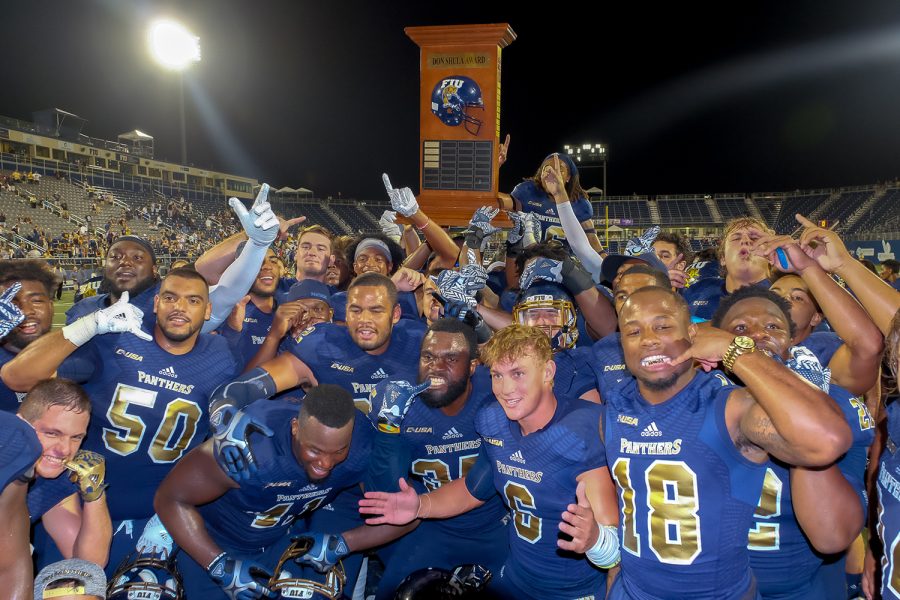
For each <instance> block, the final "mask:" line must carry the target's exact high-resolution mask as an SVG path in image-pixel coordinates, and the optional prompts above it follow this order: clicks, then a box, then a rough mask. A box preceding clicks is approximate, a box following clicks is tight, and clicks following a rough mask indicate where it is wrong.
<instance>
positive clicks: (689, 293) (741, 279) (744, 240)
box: [684, 217, 775, 321]
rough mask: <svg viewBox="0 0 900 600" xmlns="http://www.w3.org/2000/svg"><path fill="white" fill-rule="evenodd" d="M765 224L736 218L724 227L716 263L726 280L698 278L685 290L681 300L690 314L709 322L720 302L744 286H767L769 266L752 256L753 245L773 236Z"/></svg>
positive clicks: (753, 219)
mask: <svg viewBox="0 0 900 600" xmlns="http://www.w3.org/2000/svg"><path fill="white" fill-rule="evenodd" d="M774 233H775V232H774V231H772V230H771V229H770V228H769V226H768V225H766V224H765V223H764V222H763V221H760V220H759V219H756V218H753V217H739V218H737V219H732V220H731V221H729V222H728V223H726V224H725V231H724V233H723V234H722V240H721V242H720V244H719V248H718V255H719V261H720V262H721V264H722V267H723V268H724V270H725V277H724V278H721V277H710V278H706V279H700V280H699V281H697V282H695V283H693V284H692V285H691V286H690V287H687V288H685V290H684V299H685V300H687V302H688V305H689V306H690V307H691V315H692V316H694V317H695V318H696V319H699V320H703V321H708V320H709V319H711V318H712V316H713V313H714V312H716V307H718V306H719V301H720V300H721V299H722V298H724V297H725V296H727V295H728V294H733V293H734V292H736V291H737V290H738V289H740V288H742V287H744V286H746V285H756V286H760V287H764V288H768V287H769V285H770V284H769V274H770V270H769V263H768V261H767V260H766V259H765V257H763V256H758V255H757V254H754V253H753V249H754V246H755V244H756V243H757V242H758V241H759V240H760V239H761V238H763V237H767V236H770V235H773V234H774Z"/></svg>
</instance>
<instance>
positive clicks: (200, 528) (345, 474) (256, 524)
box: [156, 385, 373, 598]
mask: <svg viewBox="0 0 900 600" xmlns="http://www.w3.org/2000/svg"><path fill="white" fill-rule="evenodd" d="M244 413H245V414H246V415H248V416H249V415H252V417H253V418H254V419H256V420H257V421H258V422H259V423H260V424H261V425H262V426H264V427H266V428H267V429H268V431H267V432H268V433H271V434H272V435H271V436H269V437H266V436H263V435H254V436H253V437H252V443H253V452H254V456H255V458H256V465H257V468H256V469H255V471H254V472H253V473H252V474H248V475H246V476H244V477H242V478H241V480H240V482H238V481H235V480H234V479H232V478H230V477H229V476H228V474H226V471H225V470H224V469H223V467H222V466H220V463H217V460H219V461H221V460H222V458H221V455H219V456H218V457H217V456H216V455H215V454H214V451H213V440H209V441H207V442H206V443H204V444H203V445H202V446H201V447H199V448H197V449H195V450H194V451H192V452H190V453H189V454H188V455H187V456H186V457H185V458H184V459H183V460H182V461H181V462H180V463H179V464H178V465H176V466H175V468H174V469H173V470H172V472H171V473H170V474H169V475H168V477H167V478H166V479H165V481H164V482H163V483H162V485H161V486H160V488H159V491H158V492H157V494H156V509H157V511H158V513H159V516H160V518H161V519H162V521H163V523H164V524H165V526H166V528H167V530H168V531H169V532H170V533H171V534H172V537H173V539H174V540H175V542H176V543H177V544H178V545H179V546H180V547H181V548H182V549H183V550H184V551H185V552H187V553H188V554H189V555H190V557H191V558H192V559H193V561H188V564H184V565H183V568H182V571H183V573H184V578H185V586H186V588H187V594H188V597H197V598H215V597H228V598H256V597H270V596H271V592H270V590H269V589H268V587H267V584H268V579H269V577H270V576H271V573H272V570H273V567H274V565H275V563H276V562H277V560H278V557H279V556H280V555H281V551H282V550H284V544H281V545H279V542H284V541H287V539H286V536H287V534H288V530H289V529H290V526H291V524H292V523H293V522H294V520H295V519H297V518H299V517H301V516H308V515H309V514H310V513H312V512H313V511H314V510H316V509H317V508H320V507H322V506H324V505H326V504H328V503H329V502H330V501H331V500H332V499H334V498H335V497H336V496H337V495H338V493H339V492H340V491H341V490H343V489H345V488H348V487H350V486H354V485H357V484H358V483H359V482H360V481H361V480H362V478H363V476H364V473H365V471H366V469H367V467H368V461H369V454H370V452H371V441H372V435H373V429H372V427H371V425H370V424H369V423H368V422H367V420H366V419H365V417H364V416H363V415H362V414H359V413H358V411H356V410H355V408H354V404H353V400H352V397H351V396H350V394H349V392H347V391H346V390H344V389H341V388H340V387H338V386H334V385H320V386H317V387H313V388H311V389H310V391H309V392H308V393H307V395H306V397H305V398H304V400H303V402H302V404H301V406H300V408H299V412H298V407H297V406H296V405H295V404H288V403H284V402H280V401H270V402H269V401H266V402H257V403H254V404H253V405H251V406H248V407H247V408H246V409H245V410H244ZM356 415H358V416H359V418H356ZM242 416H243V415H239V416H238V417H237V418H241V417H242ZM198 572H199V575H198ZM205 573H208V574H209V575H208V576H204V575H205ZM223 590H224V592H223ZM241 592H244V594H243V595H240V596H239V595H238V594H240V593H241Z"/></svg>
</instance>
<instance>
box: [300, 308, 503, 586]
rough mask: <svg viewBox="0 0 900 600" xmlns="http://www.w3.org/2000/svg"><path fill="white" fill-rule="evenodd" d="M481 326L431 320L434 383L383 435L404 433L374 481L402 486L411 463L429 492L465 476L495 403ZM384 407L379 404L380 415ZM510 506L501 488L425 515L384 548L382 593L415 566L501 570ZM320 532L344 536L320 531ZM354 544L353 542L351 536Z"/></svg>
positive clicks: (428, 337)
mask: <svg viewBox="0 0 900 600" xmlns="http://www.w3.org/2000/svg"><path fill="white" fill-rule="evenodd" d="M477 359H478V346H477V343H476V340H475V333H474V332H473V331H472V328H471V327H469V326H468V325H464V324H463V323H461V322H460V321H458V320H456V319H438V320H437V321H435V322H434V323H432V325H431V326H430V327H429V328H428V333H426V334H425V338H424V340H423V341H422V349H421V351H420V353H419V379H418V381H419V382H420V383H424V382H426V381H427V382H430V383H431V386H430V387H429V388H428V389H426V390H425V391H423V392H422V393H421V394H419V400H418V401H417V402H414V403H413V404H412V406H411V407H410V409H409V412H407V413H406V416H405V417H404V419H403V426H402V428H401V430H400V431H398V432H396V433H394V434H391V433H386V432H379V433H378V434H376V435H378V436H390V437H392V438H397V440H396V443H393V444H391V448H392V452H391V453H390V456H387V457H385V458H384V460H373V469H379V471H378V472H375V471H373V474H372V478H373V480H374V489H376V490H386V491H396V490H397V480H396V477H395V476H394V475H395V474H396V473H402V472H404V471H408V472H409V474H410V476H411V480H412V485H413V487H414V488H415V489H416V491H418V492H420V493H427V492H430V491H434V490H436V489H438V488H440V487H441V486H442V485H445V484H447V483H449V482H451V481H453V480H456V479H462V478H465V476H466V473H467V472H468V470H469V467H471V466H472V464H473V463H474V461H475V459H476V458H477V457H478V452H479V448H480V447H481V436H480V435H478V433H477V432H476V431H475V415H476V414H477V413H478V411H479V410H481V408H482V407H484V406H486V405H488V404H492V403H493V402H494V397H493V394H492V392H491V381H490V374H489V373H488V372H487V369H485V368H483V367H478V368H476V365H477ZM380 409H381V406H380V405H375V404H374V403H373V406H372V413H371V414H372V415H375V414H377V413H378V412H379V410H380ZM506 514H507V513H506V508H505V507H504V506H503V503H502V502H501V500H500V497H499V496H498V495H496V494H495V495H494V496H492V497H491V498H490V499H488V500H487V501H486V502H485V503H484V504H483V505H482V506H480V507H478V508H476V509H474V510H472V511H470V512H468V513H465V514H462V515H459V516H457V517H454V518H451V519H442V520H434V521H431V520H424V521H420V522H419V523H418V527H417V528H416V529H415V530H414V531H412V532H411V533H409V534H407V535H405V536H404V537H403V538H402V539H400V540H398V541H397V542H395V543H393V544H391V545H389V546H387V547H386V548H384V549H382V550H379V552H378V554H379V556H380V558H381V559H382V562H383V563H384V564H385V565H386V569H385V571H384V574H383V575H382V577H381V580H380V582H379V584H378V592H377V595H376V598H378V599H384V600H390V599H392V598H393V597H394V593H395V590H396V589H397V587H398V586H399V585H400V583H401V582H402V581H403V579H404V578H405V577H406V576H408V575H409V574H411V573H413V572H414V571H417V570H419V569H424V568H426V567H439V568H445V569H446V568H449V569H453V567H455V566H457V565H459V564H463V563H476V564H479V565H482V566H484V567H486V568H488V569H489V570H490V571H491V572H492V573H493V574H494V575H495V576H497V575H499V573H500V567H502V565H503V562H504V561H505V560H506V555H507V553H508V551H509V546H508V542H507V533H506V527H507V519H506V518H505V517H506ZM315 535H316V536H317V539H331V538H333V537H337V536H335V535H329V534H322V533H319V534H315ZM345 545H346V544H345Z"/></svg>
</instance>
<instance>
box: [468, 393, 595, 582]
mask: <svg viewBox="0 0 900 600" xmlns="http://www.w3.org/2000/svg"><path fill="white" fill-rule="evenodd" d="M556 400H557V407H556V412H555V414H554V415H553V418H552V419H551V421H550V422H549V423H548V424H547V425H546V426H545V427H544V428H542V429H540V430H539V431H535V432H533V433H531V434H529V435H525V436H523V435H522V431H521V429H520V428H519V424H518V423H516V422H514V421H510V420H509V419H508V418H507V417H506V414H505V413H504V412H503V409H502V408H501V406H500V404H499V403H497V402H492V403H490V404H488V405H486V406H485V407H484V408H482V409H481V411H480V412H479V413H478V415H477V416H476V417H475V425H476V428H477V430H478V433H479V434H481V437H482V439H483V441H484V443H483V445H482V451H483V454H482V456H481V457H480V458H479V460H487V461H489V462H490V469H491V472H492V474H493V479H494V487H495V488H496V490H497V491H498V492H499V493H500V496H501V498H502V499H503V501H504V502H505V503H506V505H507V507H508V509H509V511H510V515H511V516H512V523H511V526H510V527H509V558H507V561H506V564H505V565H504V569H503V577H504V578H507V577H508V578H509V579H510V581H511V582H512V583H513V584H514V585H516V586H518V587H519V588H522V589H527V590H532V591H533V593H534V596H535V597H537V598H564V597H576V596H586V595H590V594H597V595H599V596H600V597H602V595H603V590H604V589H605V582H606V574H605V572H604V571H601V570H600V569H597V568H595V567H594V566H593V565H592V564H591V563H590V562H589V561H588V560H587V559H586V558H585V557H584V556H583V555H579V554H572V553H569V552H564V551H562V550H560V549H559V548H558V546H557V544H556V542H557V539H558V536H559V523H560V522H561V520H562V513H564V512H565V511H566V508H567V506H568V505H569V504H571V503H573V502H575V488H576V486H577V481H576V479H575V478H576V477H577V476H578V475H580V474H581V473H583V472H586V471H590V470H593V469H597V468H600V467H603V466H606V456H605V452H604V448H603V444H602V442H601V441H600V436H599V428H600V423H601V418H602V410H603V409H602V407H601V406H600V405H598V404H593V403H591V402H587V401H585V400H579V399H572V398H566V397H565V396H557V397H556Z"/></svg>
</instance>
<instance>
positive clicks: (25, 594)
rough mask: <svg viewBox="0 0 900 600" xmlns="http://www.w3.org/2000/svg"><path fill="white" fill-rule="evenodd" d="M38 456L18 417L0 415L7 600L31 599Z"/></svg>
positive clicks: (1, 544) (1, 555)
mask: <svg viewBox="0 0 900 600" xmlns="http://www.w3.org/2000/svg"><path fill="white" fill-rule="evenodd" d="M4 320H5V319H4ZM41 452H42V450H41V442H40V441H39V440H38V438H37V435H35V432H34V428H33V427H31V425H29V424H28V423H26V422H25V421H23V420H22V419H20V418H19V417H18V416H16V415H13V414H11V413H8V412H4V411H0V486H2V487H0V531H3V535H2V536H0V586H2V589H3V595H4V596H6V597H7V598H10V599H11V600H28V599H30V598H32V597H33V596H32V587H33V583H34V581H33V571H32V564H31V551H30V546H29V543H28V535H29V526H28V525H29V524H28V508H27V506H26V504H25V495H26V493H27V491H28V482H29V481H30V479H31V478H32V477H33V476H34V465H35V463H36V462H37V461H38V460H39V459H40V457H41Z"/></svg>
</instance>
